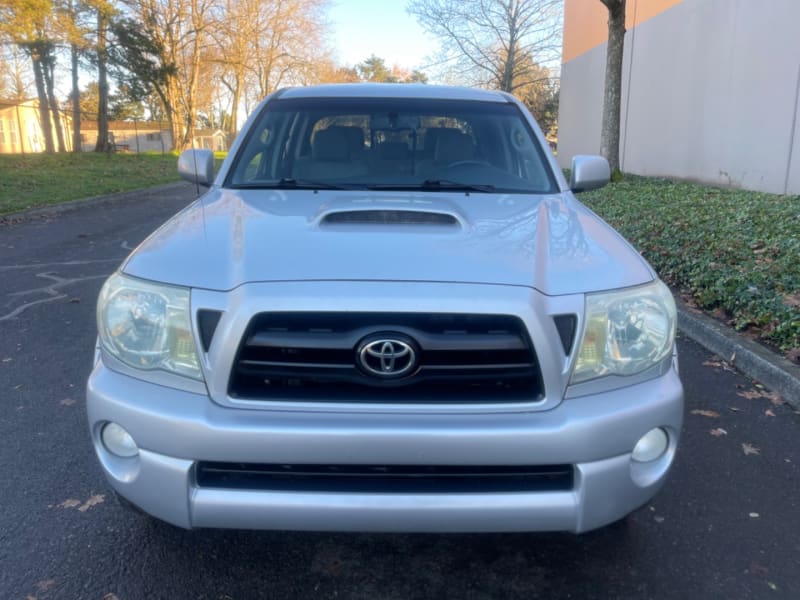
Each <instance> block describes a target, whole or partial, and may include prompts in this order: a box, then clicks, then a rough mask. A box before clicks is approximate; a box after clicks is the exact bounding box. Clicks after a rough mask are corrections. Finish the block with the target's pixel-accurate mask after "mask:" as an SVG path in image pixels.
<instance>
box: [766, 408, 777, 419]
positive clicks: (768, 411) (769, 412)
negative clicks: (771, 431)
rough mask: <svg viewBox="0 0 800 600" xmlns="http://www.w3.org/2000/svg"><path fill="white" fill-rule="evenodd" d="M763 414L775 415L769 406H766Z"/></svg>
mask: <svg viewBox="0 0 800 600" xmlns="http://www.w3.org/2000/svg"><path fill="white" fill-rule="evenodd" d="M764 414H765V415H766V416H768V417H774V416H775V413H774V412H772V410H770V409H769V408H768V409H767V410H765V411H764Z"/></svg>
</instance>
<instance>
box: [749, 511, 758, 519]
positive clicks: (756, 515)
mask: <svg viewBox="0 0 800 600" xmlns="http://www.w3.org/2000/svg"><path fill="white" fill-rule="evenodd" d="M760 516H761V515H759V514H758V513H757V512H751V513H750V518H751V519H757V518H758V517H760Z"/></svg>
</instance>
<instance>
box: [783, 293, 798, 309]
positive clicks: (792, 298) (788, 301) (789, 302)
mask: <svg viewBox="0 0 800 600" xmlns="http://www.w3.org/2000/svg"><path fill="white" fill-rule="evenodd" d="M783 304H784V305H785V306H788V307H790V308H791V307H797V306H800V294H787V295H786V296H784V297H783Z"/></svg>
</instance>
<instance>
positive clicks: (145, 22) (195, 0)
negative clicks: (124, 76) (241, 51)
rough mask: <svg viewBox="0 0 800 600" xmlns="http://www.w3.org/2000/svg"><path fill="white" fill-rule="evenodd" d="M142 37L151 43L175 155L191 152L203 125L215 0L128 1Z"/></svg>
mask: <svg viewBox="0 0 800 600" xmlns="http://www.w3.org/2000/svg"><path fill="white" fill-rule="evenodd" d="M125 1H126V4H127V5H128V7H129V10H130V12H131V17H132V19H133V22H135V23H136V25H137V26H138V27H139V33H140V34H143V36H144V37H146V38H149V40H150V42H151V47H150V50H151V52H152V53H153V57H154V59H155V61H157V63H158V64H156V65H154V70H155V71H157V72H158V74H159V77H158V78H156V79H154V80H153V81H152V82H151V83H152V85H153V89H154V90H155V91H156V93H157V94H158V95H159V97H160V98H161V101H162V103H163V105H164V112H165V114H166V117H167V120H168V121H169V124H170V130H171V132H172V145H173V149H181V148H188V147H191V145H192V144H193V141H194V129H195V126H196V121H197V104H196V99H197V88H198V86H199V85H200V65H201V56H202V53H203V51H204V44H206V43H207V42H208V41H209V38H208V31H207V28H208V25H209V19H210V16H211V7H212V4H213V0H125Z"/></svg>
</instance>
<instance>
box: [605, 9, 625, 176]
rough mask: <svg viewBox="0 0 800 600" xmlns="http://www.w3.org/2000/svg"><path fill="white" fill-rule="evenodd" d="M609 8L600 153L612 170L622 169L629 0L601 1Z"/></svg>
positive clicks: (612, 171)
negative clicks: (623, 66)
mask: <svg viewBox="0 0 800 600" xmlns="http://www.w3.org/2000/svg"><path fill="white" fill-rule="evenodd" d="M601 1H602V2H603V4H605V5H606V7H607V8H608V49H607V50H606V79H605V91H604V93H603V123H602V126H601V133H600V154H601V155H603V156H604V157H605V158H606V159H607V160H608V165H609V167H611V173H612V174H613V173H614V172H616V171H618V170H619V129H620V105H621V99H622V54H623V49H624V43H625V0H601Z"/></svg>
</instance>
